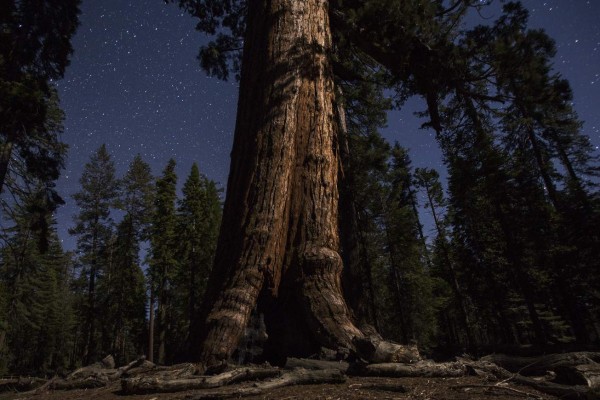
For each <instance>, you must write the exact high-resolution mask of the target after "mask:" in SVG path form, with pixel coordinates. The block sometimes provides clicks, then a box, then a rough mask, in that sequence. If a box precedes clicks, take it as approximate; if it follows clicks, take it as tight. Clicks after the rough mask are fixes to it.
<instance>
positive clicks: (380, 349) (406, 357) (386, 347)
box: [352, 334, 421, 364]
mask: <svg viewBox="0 0 600 400" xmlns="http://www.w3.org/2000/svg"><path fill="white" fill-rule="evenodd" d="M352 342H353V344H354V346H355V347H356V352H357V354H358V356H359V357H361V358H362V359H364V360H366V361H367V362H369V363H374V364H380V363H407V364H410V363H414V362H417V361H419V360H421V355H420V354H419V349H418V348H417V346H416V345H409V346H406V345H401V344H397V343H394V342H389V341H387V340H384V339H382V338H381V336H379V335H377V334H373V335H370V336H365V337H355V338H354V339H353V341H352Z"/></svg>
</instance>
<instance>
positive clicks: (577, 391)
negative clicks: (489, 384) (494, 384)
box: [465, 360, 599, 400]
mask: <svg viewBox="0 0 600 400" xmlns="http://www.w3.org/2000/svg"><path fill="white" fill-rule="evenodd" d="M465 365H467V367H468V368H469V370H470V371H472V372H475V373H477V374H481V373H482V372H483V373H485V374H487V376H488V377H489V376H494V377H496V379H499V380H502V382H503V383H506V382H515V383H518V384H521V385H524V386H528V387H531V388H533V389H536V390H538V391H540V392H542V393H546V394H551V395H554V396H557V397H560V398H561V399H566V400H570V399H588V400H589V399H598V398H599V397H598V396H597V395H595V394H594V393H593V392H592V391H591V390H590V389H589V388H588V387H585V386H570V385H561V384H558V383H553V382H548V381H543V380H542V381H540V380H536V379H533V378H530V377H527V376H523V375H520V374H518V373H512V372H510V371H508V370H506V369H504V368H502V367H500V366H498V365H496V364H493V363H490V362H487V361H481V360H480V361H472V362H466V363H465Z"/></svg>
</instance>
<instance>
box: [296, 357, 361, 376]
mask: <svg viewBox="0 0 600 400" xmlns="http://www.w3.org/2000/svg"><path fill="white" fill-rule="evenodd" d="M349 365H350V364H349V363H347V362H345V361H324V360H313V359H309V358H293V357H288V359H287V360H286V362H285V366H284V368H285V369H295V368H304V369H308V370H317V369H337V370H338V371H341V372H346V371H347V370H348V367H349Z"/></svg>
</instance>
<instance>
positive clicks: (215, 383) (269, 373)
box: [121, 367, 281, 394]
mask: <svg viewBox="0 0 600 400" xmlns="http://www.w3.org/2000/svg"><path fill="white" fill-rule="evenodd" d="M279 375H281V370H280V369H279V368H265V367H252V368H238V369H234V370H231V371H226V372H223V373H221V374H219V375H210V376H193V375H191V374H189V375H186V376H184V377H179V378H178V377H173V375H168V376H165V375H154V376H140V377H134V378H126V379H122V380H121V387H122V389H123V392H124V393H126V394H143V393H172V392H180V391H186V390H196V389H212V388H216V387H221V386H226V385H231V384H233V383H237V382H242V381H248V380H260V379H266V378H272V377H274V376H279Z"/></svg>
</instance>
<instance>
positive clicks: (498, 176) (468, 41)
mask: <svg viewBox="0 0 600 400" xmlns="http://www.w3.org/2000/svg"><path fill="white" fill-rule="evenodd" d="M155 1H158V0H155ZM166 3H175V5H172V4H171V5H168V4H165V5H164V6H165V7H176V6H177V5H178V6H179V7H181V8H182V9H183V10H184V11H186V12H188V13H190V14H191V15H192V16H193V17H195V18H197V19H198V21H199V22H198V30H199V31H202V32H205V33H208V34H211V35H214V37H215V38H214V41H212V42H210V43H209V44H208V45H207V46H205V47H203V48H202V49H201V50H200V55H199V61H200V67H201V68H202V69H204V70H205V71H206V72H207V73H208V74H209V75H211V76H214V77H215V78H217V79H241V82H242V83H241V85H242V86H243V85H244V83H243V82H244V66H245V65H250V66H253V65H254V64H253V62H254V63H256V61H253V60H252V59H250V60H246V59H245V58H250V57H249V56H248V54H249V53H248V54H247V53H246V51H247V50H244V52H243V53H242V52H241V50H240V49H241V48H242V47H243V46H244V45H245V43H244V35H246V34H247V33H246V29H247V26H249V24H250V23H251V22H252V23H255V22H256V21H255V20H256V18H254V17H253V16H252V15H251V14H248V13H249V12H250V11H248V10H249V8H248V7H249V6H248V4H247V3H251V1H248V2H246V1H233V0H232V1H229V0H228V1H200V0H177V1H175V0H168V1H166ZM257 3H259V2H257ZM485 3H486V2H480V1H441V0H431V1H393V0H370V1H354V0H330V1H329V6H328V7H329V8H330V9H329V12H328V18H329V20H330V25H331V40H332V43H333V45H332V48H331V49H328V51H329V53H328V54H327V58H328V59H330V60H331V62H330V64H331V71H332V72H331V73H332V80H333V82H334V86H335V89H332V88H330V91H334V93H333V94H332V97H334V98H335V103H334V104H335V105H336V107H337V109H336V110H335V121H336V126H337V129H336V132H337V139H336V141H335V145H336V146H337V147H336V149H337V150H336V154H338V153H339V158H338V159H337V160H336V164H337V165H335V170H336V171H337V183H336V185H337V189H336V193H338V192H339V204H338V206H337V210H336V214H335V215H336V216H337V222H338V223H339V229H338V230H337V231H336V235H339V253H340V256H341V259H342V261H343V270H342V271H341V275H340V279H341V289H342V292H343V295H344V298H345V301H346V303H347V306H348V309H349V310H350V311H349V312H350V316H351V319H352V321H353V323H354V324H355V325H356V326H357V327H359V328H360V329H361V330H362V331H363V332H364V331H367V330H373V331H376V332H379V333H380V334H381V336H382V337H383V338H385V339H386V340H389V341H392V342H395V343H399V344H402V345H416V346H417V347H418V349H419V352H420V353H421V354H423V355H424V356H427V357H429V358H433V359H436V360H448V359H451V358H452V357H454V356H457V355H463V354H469V355H471V356H473V357H475V356H481V355H485V354H489V353H494V352H502V353H513V354H520V355H534V354H545V353H552V352H564V351H576V350H577V351H582V350H594V349H598V347H599V346H600V158H599V156H600V155H599V154H598V151H597V149H595V148H594V146H593V145H592V142H591V141H590V138H589V137H588V136H586V134H585V129H584V124H583V122H582V121H581V120H580V119H579V117H578V115H577V112H576V110H575V109H574V107H573V98H574V96H576V93H575V94H574V93H573V91H572V90H571V87H570V85H569V82H568V81H567V80H566V79H565V78H564V77H563V76H561V74H560V73H558V72H557V71H556V70H555V68H554V66H553V64H554V62H555V59H554V56H555V54H556V46H555V43H554V41H553V39H552V38H551V37H549V36H548V35H547V34H546V33H545V32H544V31H543V30H541V29H531V28H529V27H528V11H527V10H526V9H525V8H524V7H523V6H522V5H521V4H520V3H519V2H518V1H504V2H502V6H503V8H502V9H503V11H502V14H501V15H500V16H499V17H498V18H496V19H494V20H482V21H480V24H477V25H474V26H466V25H465V23H464V20H465V18H466V16H467V15H472V14H473V13H476V12H477V11H478V10H481V9H483V8H485V7H486V4H485ZM79 7H80V2H79V0H46V1H41V2H40V1H33V0H22V1H15V0H8V1H3V2H0V8H1V11H2V12H0V26H1V29H0V190H1V192H0V200H1V210H0V218H1V220H2V221H1V231H0V239H1V240H0V375H32V376H33V375H35V376H45V377H50V376H53V375H55V374H66V373H67V372H68V371H71V370H73V369H76V368H79V367H82V366H86V365H89V364H92V363H94V362H97V361H99V360H101V359H103V358H104V357H105V356H107V355H109V354H110V355H112V356H113V357H114V359H115V361H116V364H117V365H124V364H127V363H130V362H132V361H134V360H136V359H137V358H138V357H139V356H140V355H145V356H146V358H147V359H148V360H149V361H152V362H154V363H156V364H160V365H171V364H176V363H180V362H183V361H189V360H190V359H193V358H194V357H196V356H197V355H198V349H197V342H198V340H199V339H198V338H203V339H206V333H205V332H206V330H207V329H208V328H207V326H208V325H207V323H205V319H206V318H207V315H209V314H208V313H209V311H208V310H207V307H208V306H207V303H210V304H212V303H211V302H214V301H216V302H217V303H218V301H219V300H215V299H218V295H219V292H221V289H223V288H225V283H224V282H226V281H227V279H226V278H225V274H227V273H231V274H233V272H231V271H229V270H227V272H219V271H215V270H213V266H215V268H221V267H219V266H220V265H221V264H219V262H217V261H215V257H217V258H218V257H220V256H219V254H221V255H222V256H221V258H219V260H221V259H225V258H223V257H225V255H224V254H225V253H227V252H228V251H229V250H228V249H229V247H228V246H229V245H230V244H231V243H234V244H233V245H232V247H231V249H233V250H231V251H232V252H233V253H235V251H237V250H235V249H234V247H235V243H237V242H235V240H234V239H231V237H230V235H229V236H228V233H227V232H228V230H229V229H230V228H231V227H232V226H233V225H235V224H234V223H232V221H235V218H237V217H236V216H241V215H244V216H245V215H247V214H248V215H249V213H252V212H254V210H255V208H256V209H258V208H260V207H259V205H258V204H248V203H244V202H241V201H240V202H237V203H236V201H234V200H228V199H226V198H225V194H224V193H223V192H224V188H222V187H221V186H220V185H219V184H217V183H216V182H215V181H213V180H212V179H210V178H209V177H207V176H206V175H205V174H204V173H203V172H202V171H200V170H199V168H198V164H197V163H194V164H193V166H192V167H191V170H190V171H189V174H187V176H183V177H178V176H177V174H176V162H177V160H176V157H175V158H174V159H171V160H169V162H168V163H167V164H166V165H164V167H163V168H164V169H163V170H162V171H155V172H153V171H152V169H151V167H150V165H149V164H148V163H147V161H145V160H144V159H143V157H142V156H141V155H134V154H132V155H131V159H130V160H127V162H129V167H128V168H127V171H126V172H125V174H123V175H122V176H119V175H118V174H117V169H116V167H115V160H114V159H113V156H112V155H111V154H110V152H109V150H108V148H110V143H109V144H107V145H108V146H106V145H102V146H101V147H99V148H98V149H97V150H96V151H94V152H93V153H92V154H90V155H89V161H88V162H87V163H86V164H85V165H83V166H81V175H80V178H79V185H78V190H77V191H76V192H75V193H59V192H58V191H57V190H56V181H57V180H58V179H59V177H60V174H61V171H62V169H63V168H64V165H65V162H66V159H67V157H68V154H69V149H68V148H67V146H66V144H64V143H63V142H62V141H61V133H62V131H63V124H64V120H65V115H64V113H63V111H62V110H61V108H60V103H59V99H58V94H57V93H58V92H57V90H56V88H55V85H54V82H55V81H57V80H60V79H61V78H62V77H63V76H64V74H65V71H66V69H67V68H68V65H69V60H70V57H71V55H72V52H73V48H72V46H71V38H72V36H73V35H74V34H75V32H76V30H77V26H78V15H79ZM384 15H385V18H384V17H383V16H384ZM253 18H254V19H253ZM253 21H254V22H253ZM254 34H255V36H256V35H258V33H256V32H254ZM245 49H246V48H245ZM315 51H316V52H317V53H318V51H319V50H318V49H317V50H315ZM255 67H256V66H255ZM300 74H301V73H300ZM413 97H419V98H422V99H424V100H425V101H424V104H426V105H427V107H426V109H425V110H423V112H422V113H420V114H419V117H420V118H421V122H422V124H423V129H424V130H428V131H430V132H432V134H433V135H434V136H435V138H436V141H437V143H438V145H439V148H440V149H441V152H442V156H443V168H444V170H442V169H441V168H439V166H438V167H435V168H434V166H431V167H429V168H415V167H413V165H412V160H411V154H410V151H409V150H408V149H407V148H405V147H403V145H402V140H401V138H400V139H399V141H398V142H395V143H390V142H388V141H387V140H386V139H385V138H384V136H383V135H382V130H383V128H384V127H385V126H386V123H387V118H388V111H390V110H402V108H403V105H404V104H405V102H406V101H407V100H408V99H410V98H413ZM281 101H282V102H283V101H285V100H281ZM240 114H242V113H240ZM400 137H401V136H400ZM236 140H237V137H236ZM240 140H243V139H240ZM257 141H258V142H260V141H259V140H257ZM276 145H277V143H275V144H273V146H276ZM299 153H300V151H298V154H299ZM258 154H259V156H260V155H261V154H262V153H260V152H258ZM259 156H257V157H259ZM232 157H233V159H232V163H236V162H239V165H240V167H239V168H240V169H241V170H243V169H244V168H246V167H247V168H248V169H251V168H249V167H248V166H249V165H250V164H242V163H249V162H250V161H248V160H249V159H250V158H251V157H250V156H248V157H246V158H244V155H243V152H241V153H240V152H236V150H235V149H234V152H233V153H232ZM236 157H237V158H236ZM319 157H321V156H320V155H319V156H314V157H313V158H314V159H318V158H319ZM309 158H310V157H308V158H307V159H309ZM309 161H311V160H309ZM309 161H307V162H306V163H305V164H306V165H308V163H309ZM242 165H245V166H246V167H244V166H242ZM257 165H258V164H257ZM265 165H266V164H265ZM259 167H260V165H259ZM259 167H257V168H256V170H257V171H259V172H257V174H258V175H260V174H262V173H263V170H262V169H260V168H259ZM232 168H233V164H232ZM268 168H271V167H270V166H269V167H265V171H266V169H268ZM272 168H275V167H272ZM277 168H279V167H277ZM281 168H283V167H281ZM306 170H307V171H309V167H307V169H306ZM307 173H308V172H307ZM264 174H266V172H264ZM441 176H447V179H442V178H441ZM236 179H237V180H236ZM244 179H245V178H231V177H230V180H229V182H228V183H227V187H226V189H227V191H230V190H234V189H233V185H236V184H238V183H239V184H240V185H243V184H246V183H245V182H246V181H245V180H244ZM253 179H254V178H253ZM257 179H258V178H257ZM248 181H250V178H248ZM323 186H326V183H324V184H323ZM240 190H241V189H240ZM244 190H246V189H244ZM290 190H291V189H290ZM294 190H295V189H294ZM248 191H250V192H251V190H250V189H248ZM228 196H229V194H228ZM67 198H68V199H69V201H72V202H74V204H76V209H77V212H76V213H75V214H74V215H73V219H72V224H71V225H70V226H69V234H70V235H71V236H72V237H73V238H74V240H76V249H74V250H69V251H66V250H65V249H64V248H63V247H62V242H63V241H62V240H61V238H60V237H59V235H58V233H57V232H58V231H57V222H56V219H55V211H56V210H57V208H58V207H60V206H61V205H62V204H63V203H64V202H65V199H67ZM232 198H233V197H232ZM236 199H238V198H236ZM228 201H229V203H228ZM234 203H235V204H234ZM269 204H271V203H269ZM274 204H275V205H273V204H271V205H269V206H267V207H273V208H277V205H276V204H278V203H276V201H275V203H274ZM285 204H287V205H286V206H285V207H288V208H290V209H292V210H293V209H294V207H297V208H300V207H301V206H299V205H295V203H294V202H293V201H292V200H290V203H289V204H288V203H285ZM224 207H225V212H226V215H224V214H223V212H224ZM236 207H237V208H236ZM234 209H235V212H234V211H231V212H229V214H227V212H228V211H227V210H234ZM227 215H229V217H227ZM240 218H241V217H240ZM260 218H262V217H256V219H260ZM290 218H291V219H290V221H292V222H290V224H289V225H290V229H292V225H293V226H296V225H295V224H296V223H294V222H293V221H295V220H294V219H293V217H290ZM307 218H308V217H307ZM222 219H223V221H224V222H223V223H222ZM250 220H252V218H250ZM299 221H301V222H298V223H297V224H298V226H301V225H302V221H303V220H302V218H300V219H299ZM248 223H250V222H248ZM232 229H233V228H232ZM294 229H296V228H294ZM298 229H300V228H298ZM307 231H308V232H310V231H311V229H310V228H307ZM255 233H256V232H254V231H252V232H250V233H248V235H249V237H250V239H248V240H249V241H250V242H253V241H255V242H256V243H259V244H260V243H261V240H265V241H267V240H268V239H265V238H264V235H263V234H262V233H261V232H258V233H256V234H255ZM252 235H255V236H252ZM261 235H263V236H261ZM306 235H310V233H308V234H306ZM301 236H302V234H300V236H299V237H301ZM294 240H296V241H298V240H300V239H297V238H295V239H292V238H288V241H289V242H290V243H291V242H294ZM219 246H220V247H219ZM291 246H292V247H293V248H296V247H297V246H300V244H298V243H296V242H294V244H293V245H291ZM266 247H267V248H268V246H266ZM219 249H220V250H219ZM248 251H249V250H248ZM286 254H288V253H286ZM277 257H279V256H274V257H273V259H277ZM286 257H287V256H282V257H281V258H282V259H283V260H284V261H282V262H283V263H284V265H288V264H285V263H287V262H288V261H286V260H288V258H286ZM290 257H291V258H293V257H292V256H290ZM270 260H271V258H269V261H268V262H270ZM268 262H267V264H266V266H264V268H265V270H267V269H268V268H269V264H268ZM273 262H274V263H275V261H273ZM261 265H262V264H261ZM289 265H290V266H289V268H290V270H293V268H294V265H295V264H294V261H289ZM231 268H233V267H231ZM261 268H262V267H261ZM286 268H287V267H286ZM284 270H285V268H284ZM222 271H225V269H223V270H222ZM271 278H272V279H273V280H274V282H275V281H277V279H283V280H282V281H281V282H282V283H281V289H279V283H272V284H271V286H269V285H267V283H265V284H264V287H265V288H266V287H267V286H268V289H269V290H272V291H273V293H275V292H277V290H280V291H281V292H282V293H283V292H284V290H286V289H287V288H288V286H286V285H287V284H286V281H285V278H278V275H277V273H276V272H273V273H272V276H269V277H267V278H265V279H267V281H268V279H271ZM298 279H299V278H298ZM277 282H278V281H277ZM249 285H251V283H249ZM289 287H291V286H289ZM223 290H224V289H223ZM265 290H267V289H264V288H263V289H260V290H258V291H257V292H260V294H257V296H259V297H258V301H257V304H252V306H251V307H250V309H251V316H246V319H245V321H246V322H247V321H248V320H249V321H250V323H256V321H257V320H259V327H260V329H263V330H266V332H267V333H268V334H269V338H274V337H275V336H276V335H287V334H289V330H293V329H295V328H294V327H295V325H293V324H292V323H291V322H290V323H288V322H287V321H288V319H290V318H294V317H295V314H294V315H291V316H290V315H288V316H287V317H286V318H287V319H286V318H283V317H282V319H281V320H280V321H279V322H278V321H274V320H276V319H277V318H279V315H280V314H277V312H281V310H278V311H277V312H275V313H274V314H272V315H275V317H273V316H271V317H270V316H269V314H268V313H265V314H264V315H263V308H262V307H265V308H264V309H265V310H267V309H269V307H271V303H270V301H271V300H272V299H271V297H268V296H266V295H264V294H263V291H265ZM273 296H274V297H276V296H275V295H273ZM281 296H282V297H285V296H284V295H281ZM286 304H287V303H286ZM274 309H276V307H274ZM294 310H296V309H294ZM249 315H250V314H249ZM281 321H283V322H281ZM265 324H266V325H265ZM297 324H301V323H300V322H297ZM281 325H286V326H285V327H282V326H281ZM271 327H272V329H271ZM248 331H249V330H246V331H245V332H246V333H244V335H246V336H247V333H248ZM246 336H244V337H243V338H242V341H247V340H250V341H252V340H255V339H253V338H248V337H246ZM207 340H208V339H207ZM256 340H259V339H256ZM238 341H239V338H238ZM257 345H258V346H262V345H263V343H262V341H261V342H260V343H259V344H257ZM250 346H252V343H250ZM277 346H279V347H277ZM286 346H288V347H286ZM289 347H290V345H289V344H287V343H284V344H282V343H279V342H278V343H276V345H273V346H272V347H269V346H268V345H266V346H265V348H264V353H262V349H261V351H259V352H254V350H252V351H251V352H250V353H248V354H247V352H246V350H247V348H242V346H241V345H240V346H238V347H237V348H236V349H235V351H234V353H233V355H232V354H229V355H228V357H231V358H234V359H235V360H236V361H242V362H243V361H263V360H264V358H266V359H269V360H271V359H273V360H278V359H279V357H280V355H281V354H280V351H281V349H282V348H285V349H288V348H289ZM300 348H302V349H304V348H303V347H301V346H300V347H298V349H300ZM298 351H299V352H300V350H298ZM261 354H262V356H261ZM263 357H264V358H263ZM269 357H271V358H269Z"/></svg>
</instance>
